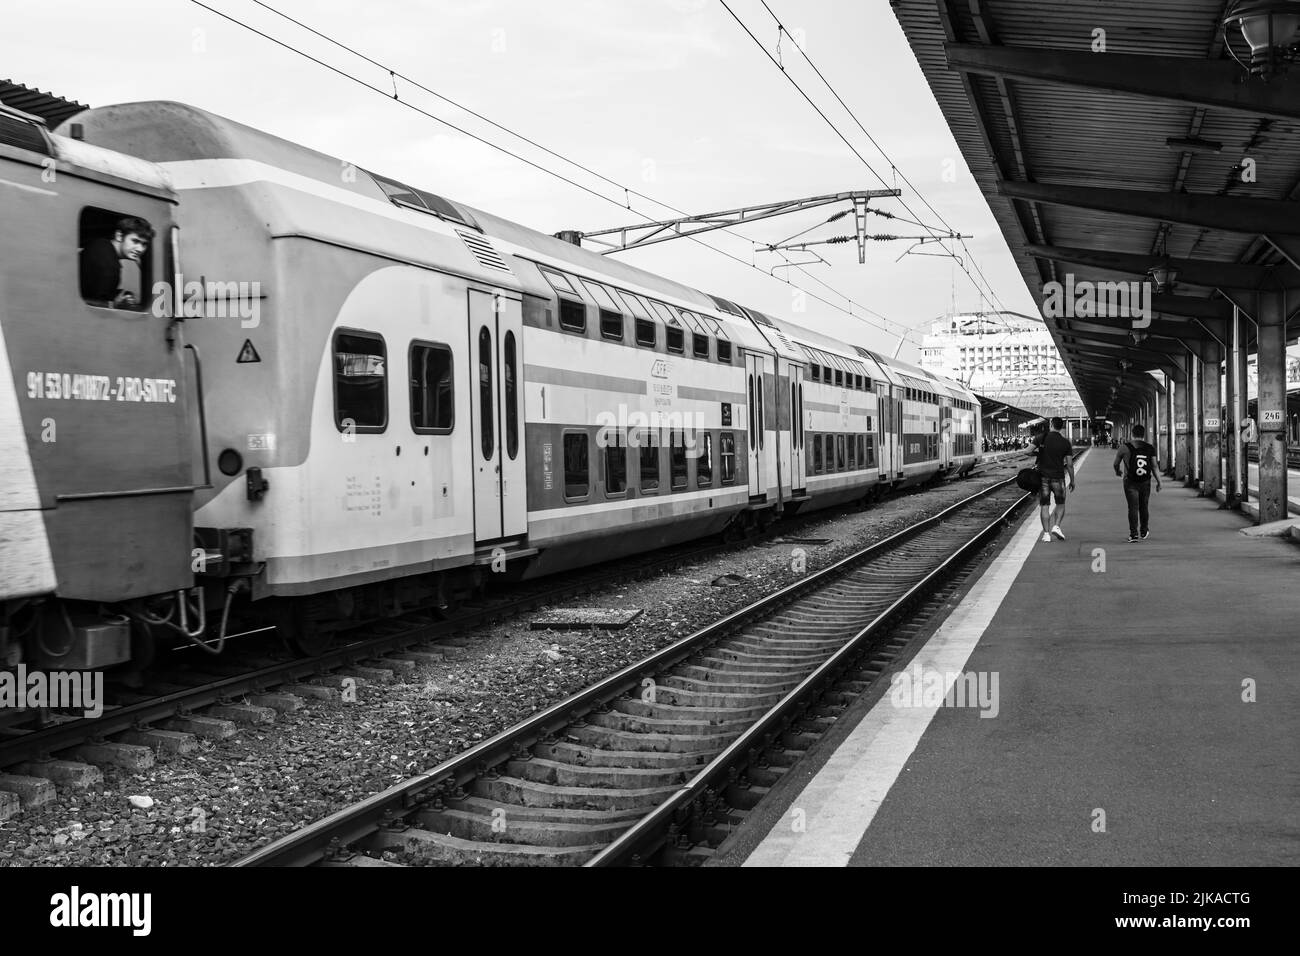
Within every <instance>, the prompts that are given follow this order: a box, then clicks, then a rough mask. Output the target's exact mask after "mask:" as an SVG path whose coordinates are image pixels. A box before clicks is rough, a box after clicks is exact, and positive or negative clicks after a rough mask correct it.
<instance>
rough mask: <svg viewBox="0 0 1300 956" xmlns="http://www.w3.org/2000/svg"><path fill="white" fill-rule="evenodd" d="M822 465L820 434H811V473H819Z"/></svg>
mask: <svg viewBox="0 0 1300 956" xmlns="http://www.w3.org/2000/svg"><path fill="white" fill-rule="evenodd" d="M824 467H825V466H824V465H823V464H822V436H821V435H813V474H814V475H820V474H821V473H822V469H823V468H824Z"/></svg>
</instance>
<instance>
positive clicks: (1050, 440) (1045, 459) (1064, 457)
mask: <svg viewBox="0 0 1300 956" xmlns="http://www.w3.org/2000/svg"><path fill="white" fill-rule="evenodd" d="M1064 427H1065V419H1063V418H1053V419H1052V428H1051V431H1049V432H1047V434H1045V435H1044V436H1043V438H1042V440H1041V441H1039V442H1036V443H1035V444H1036V445H1037V452H1038V473H1039V474H1040V475H1042V478H1043V484H1042V487H1041V488H1040V489H1039V492H1038V508H1039V517H1040V518H1041V519H1042V522H1043V540H1044V541H1051V540H1052V536H1053V535H1055V536H1056V537H1058V538H1060V539H1061V540H1062V541H1064V540H1065V532H1064V531H1062V530H1061V522H1062V521H1064V520H1065V476H1066V474H1067V473H1068V474H1069V476H1070V491H1073V490H1074V449H1073V447H1071V445H1070V439H1068V438H1066V437H1065V436H1064V435H1062V434H1061V429H1063V428H1064ZM1053 498H1055V499H1056V514H1055V515H1053V514H1052V499H1053Z"/></svg>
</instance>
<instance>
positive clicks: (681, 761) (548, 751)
mask: <svg viewBox="0 0 1300 956" xmlns="http://www.w3.org/2000/svg"><path fill="white" fill-rule="evenodd" d="M721 749H722V748H721V747H719V748H717V749H716V750H683V751H678V752H676V753H672V752H669V753H665V752H661V751H654V750H607V749H605V748H603V747H591V746H587V747H584V746H581V745H580V744H575V743H569V742H567V741H566V742H561V743H556V744H537V745H536V746H535V747H533V754H534V756H536V757H541V758H543V759H545V760H556V761H560V762H563V763H567V764H575V765H578V766H584V767H633V768H639V769H644V770H650V769H660V770H663V769H691V768H694V767H699V766H700V765H701V764H705V763H708V761H709V760H710V759H711V758H712V757H713V755H714V754H716V753H717V752H718V750H721Z"/></svg>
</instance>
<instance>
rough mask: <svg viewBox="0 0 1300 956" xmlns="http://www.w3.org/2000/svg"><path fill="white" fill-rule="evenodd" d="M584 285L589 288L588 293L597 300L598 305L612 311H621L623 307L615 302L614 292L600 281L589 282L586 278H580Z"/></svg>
mask: <svg viewBox="0 0 1300 956" xmlns="http://www.w3.org/2000/svg"><path fill="white" fill-rule="evenodd" d="M579 281H580V282H581V283H582V287H583V288H584V289H586V290H587V294H588V295H589V296H591V297H592V298H593V299H595V300H596V307H597V308H600V309H608V310H609V311H611V312H621V311H622V308H621V307H620V306H619V305H617V304H616V303H615V302H614V295H613V292H612V291H611V290H609V289H606V288H605V287H604V286H603V285H601V284H600V283H599V282H588V281H587V280H586V279H580V280H579Z"/></svg>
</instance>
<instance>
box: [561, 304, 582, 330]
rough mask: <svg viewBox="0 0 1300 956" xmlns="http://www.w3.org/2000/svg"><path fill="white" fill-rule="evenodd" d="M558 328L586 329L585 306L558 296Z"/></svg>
mask: <svg viewBox="0 0 1300 956" xmlns="http://www.w3.org/2000/svg"><path fill="white" fill-rule="evenodd" d="M560 328H562V329H568V330H569V331H570V332H586V331H587V307H586V306H585V305H583V304H582V303H581V302H574V301H573V300H572V299H566V298H564V297H563V296H561V297H560Z"/></svg>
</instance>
